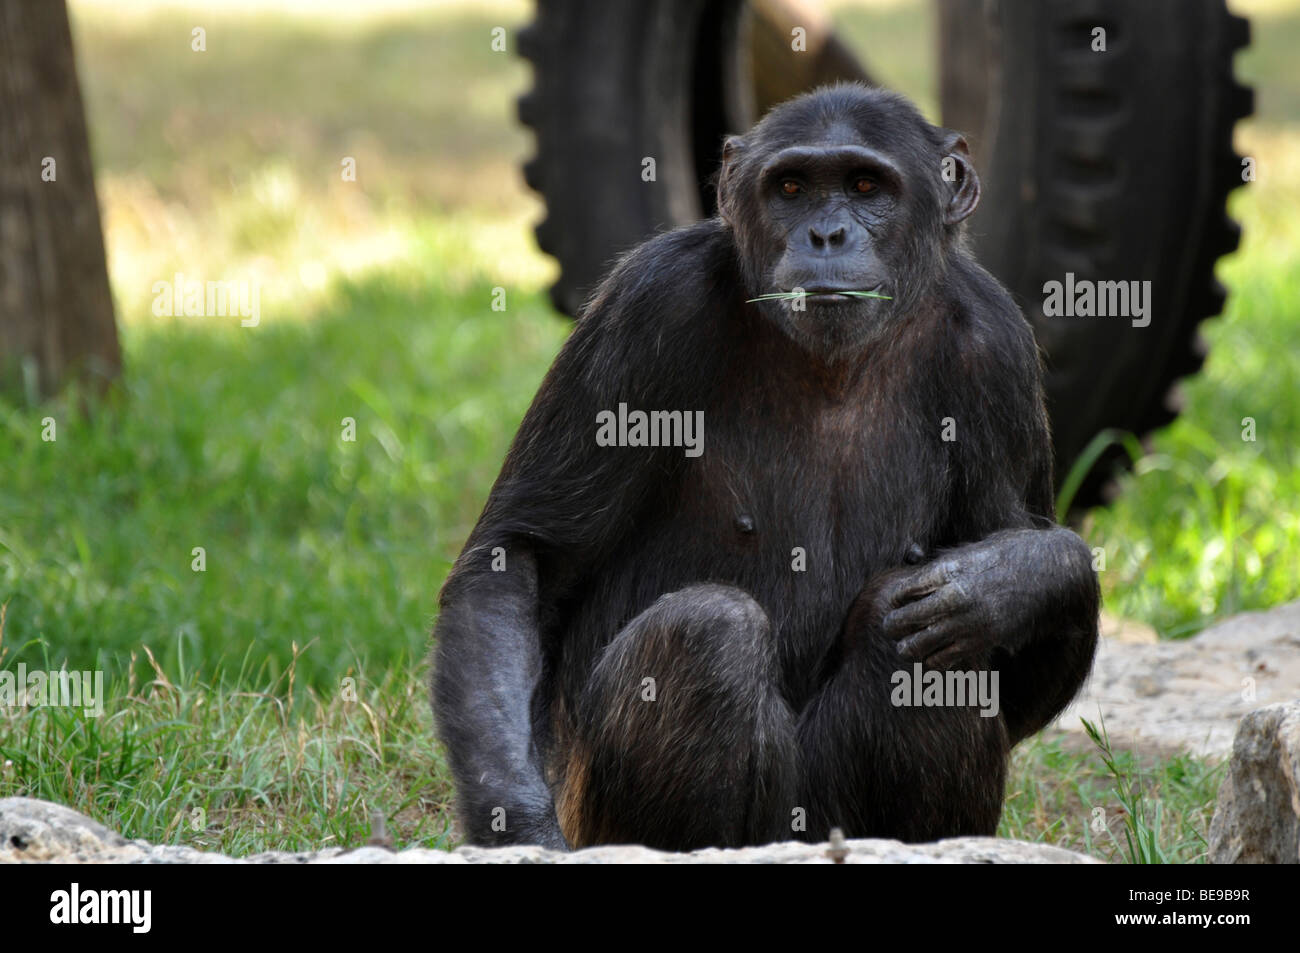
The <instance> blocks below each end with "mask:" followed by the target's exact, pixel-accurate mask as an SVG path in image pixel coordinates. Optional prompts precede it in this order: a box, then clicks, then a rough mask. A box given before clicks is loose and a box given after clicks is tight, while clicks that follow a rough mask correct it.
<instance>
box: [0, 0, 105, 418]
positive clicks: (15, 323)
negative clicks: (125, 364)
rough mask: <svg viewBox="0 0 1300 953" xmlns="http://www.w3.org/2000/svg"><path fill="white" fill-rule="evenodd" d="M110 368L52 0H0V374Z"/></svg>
mask: <svg viewBox="0 0 1300 953" xmlns="http://www.w3.org/2000/svg"><path fill="white" fill-rule="evenodd" d="M120 369H121V353H120V352H119V350H118V344H117V329H116V327H115V325H114V323H113V299H112V295H111V294H110V292H109V288H108V271H107V267H106V265H105V262H104V238H103V235H102V234H101V232H100V225H99V206H98V204H97V203H96V201H95V179H94V173H93V170H92V168H91V164H90V144H89V140H88V138H87V136H86V120H85V115H84V113H83V111H82V105H81V91H80V89H79V88H78V86H77V69H76V62H75V60H74V58H73V52H72V32H71V30H70V29H69V26H68V11H67V8H66V6H65V5H64V0H41V2H39V3H33V2H31V0H0V386H4V387H6V388H13V387H14V386H15V385H19V384H21V385H22V386H23V388H24V389H25V390H26V391H27V393H28V394H29V395H38V394H39V395H49V394H51V393H53V392H54V391H55V390H56V389H57V388H58V387H60V386H61V385H62V384H63V383H65V382H66V381H68V380H69V379H71V378H78V379H80V380H82V381H86V382H88V383H90V384H91V385H93V386H94V387H95V388H96V389H102V388H103V387H104V385H106V384H107V383H108V382H109V381H110V380H111V379H112V378H114V377H115V376H117V373H118V371H119V370H120Z"/></svg>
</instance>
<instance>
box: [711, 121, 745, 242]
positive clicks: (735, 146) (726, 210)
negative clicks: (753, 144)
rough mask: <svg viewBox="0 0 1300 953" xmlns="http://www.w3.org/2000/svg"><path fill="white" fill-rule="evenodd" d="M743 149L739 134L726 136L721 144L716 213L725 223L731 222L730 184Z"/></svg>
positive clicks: (733, 180) (732, 182)
mask: <svg viewBox="0 0 1300 953" xmlns="http://www.w3.org/2000/svg"><path fill="white" fill-rule="evenodd" d="M744 149H745V140H744V139H742V138H741V137H740V136H728V137H727V139H726V141H725V142H724V143H723V144H722V168H721V169H720V170H719V171H718V214H719V215H721V216H722V220H723V221H724V222H726V223H727V224H729V225H730V224H731V215H730V213H731V208H732V199H733V196H732V192H731V189H732V185H733V184H734V182H735V172H736V163H737V162H738V161H739V160H740V156H741V154H742V153H743V152H744Z"/></svg>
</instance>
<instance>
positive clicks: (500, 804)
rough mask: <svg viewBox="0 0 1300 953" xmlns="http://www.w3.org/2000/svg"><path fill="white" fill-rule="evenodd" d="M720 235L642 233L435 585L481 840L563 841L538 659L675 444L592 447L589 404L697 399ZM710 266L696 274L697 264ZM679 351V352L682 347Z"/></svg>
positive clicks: (454, 750)
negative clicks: (541, 729)
mask: <svg viewBox="0 0 1300 953" xmlns="http://www.w3.org/2000/svg"><path fill="white" fill-rule="evenodd" d="M728 247H729V246H728V245H727V244H726V240H725V238H724V236H723V235H722V234H721V231H720V226H718V225H717V223H716V222H714V223H708V222H705V223H701V224H700V225H698V226H696V227H694V228H691V229H685V230H679V231H677V232H673V233H669V234H666V235H663V236H660V237H659V238H657V239H655V240H653V241H651V242H648V243H646V244H645V245H642V246H640V247H639V248H638V249H636V250H635V251H634V252H632V254H631V255H630V256H629V257H628V258H627V259H625V260H624V261H623V262H622V263H621V264H620V265H619V266H618V267H617V268H616V269H615V270H614V272H613V273H612V274H611V275H610V277H609V278H608V279H607V280H606V282H605V283H604V284H603V285H602V287H601V289H600V291H599V292H598V293H597V295H596V297H595V298H594V299H593V301H592V303H591V304H590V305H589V307H588V309H587V311H586V313H585V314H584V316H583V317H582V319H581V320H580V321H579V323H578V326H577V328H576V329H575V331H574V333H573V335H572V336H571V337H570V339H569V340H568V342H566V344H565V346H564V348H563V349H562V350H561V352H560V354H559V356H558V357H557V358H556V361H555V364H554V365H553V366H552V368H551V370H550V372H549V373H548V374H547V376H546V379H545V380H544V381H543V383H542V386H541V389H540V390H539V391H538V394H537V397H536V399H535V400H534V402H533V405H532V407H531V408H530V409H529V411H528V413H527V415H526V416H525V418H524V420H523V423H522V424H521V425H520V428H519V432H518V434H517V435H516V437H515V440H514V443H513V444H512V446H511V449H510V452H509V454H508V455H507V458H506V462H505V466H504V467H503V469H502V472H501V475H500V476H499V477H498V479H497V482H496V484H495V486H494V487H493V489H492V493H491V495H490V496H489V499H488V502H487V505H486V507H485V508H484V511H483V515H482V517H481V518H480V519H479V522H478V524H477V525H476V526H475V528H474V531H473V533H472V534H471V535H470V538H469V540H468V542H467V543H466V546H465V549H464V551H463V552H462V553H461V555H460V558H459V559H457V561H456V565H455V566H454V567H453V569H452V572H451V575H450V576H449V577H448V580H447V583H446V585H445V587H444V588H443V592H442V598H441V605H442V610H441V614H440V616H439V620H438V624H437V627H436V629H435V631H434V637H435V639H436V641H437V648H436V657H435V670H434V677H433V695H434V710H435V715H436V718H437V722H438V728H439V733H440V735H441V737H442V740H443V742H444V744H445V745H446V747H447V751H448V755H449V758H450V762H451V768H452V773H453V776H454V778H455V781H456V786H457V791H458V799H459V815H460V819H461V823H462V825H463V827H464V829H465V832H466V834H467V836H468V838H469V840H470V841H472V842H474V843H478V844H494V843H495V844H500V843H542V844H546V845H549V846H553V847H563V846H564V839H563V836H562V835H561V833H560V828H559V826H558V823H557V820H556V815H555V809H554V806H553V802H552V795H551V791H550V790H549V788H548V786H547V783H546V780H545V778H544V774H543V766H542V763H541V753H540V752H539V751H538V750H537V745H536V742H535V737H536V729H537V727H538V726H537V725H536V724H535V723H534V719H535V718H542V717H545V712H544V711H539V710H535V709H536V708H537V706H538V702H539V701H540V703H541V704H540V708H542V709H544V708H545V705H546V704H547V703H549V700H550V699H549V698H548V697H547V693H546V692H545V691H540V692H539V689H544V688H545V683H546V680H547V679H548V678H552V679H553V678H554V675H555V673H554V672H553V671H548V666H550V667H554V666H555V665H556V664H559V663H561V662H562V661H563V659H562V656H563V641H564V639H565V637H566V631H565V623H566V621H567V620H566V619H565V618H564V617H563V612H562V609H561V608H557V606H558V605H559V604H561V603H562V602H563V600H564V596H565V595H566V594H567V593H569V592H572V591H574V590H576V589H577V588H578V587H582V586H586V585H591V584H592V583H593V580H594V577H595V576H596V575H597V574H598V573H599V571H600V567H601V564H602V561H603V560H605V559H607V558H608V557H609V555H610V554H611V553H612V551H613V550H614V549H615V547H616V546H617V545H618V544H619V543H620V541H622V540H623V539H625V538H626V534H628V533H629V532H632V531H633V530H634V528H635V526H636V519H637V514H638V512H639V511H640V510H641V508H642V507H643V505H644V503H645V500H646V498H647V494H648V493H649V492H650V491H651V490H652V489H653V488H654V487H655V486H656V485H657V484H659V483H662V481H664V480H665V479H666V478H668V476H669V474H670V471H671V468H672V467H674V466H677V465H679V464H680V461H681V459H682V456H683V451H682V449H680V448H662V447H660V448H647V447H641V448H638V447H602V446H598V445H597V443H596V431H597V414H598V413H599V412H601V411H616V410H617V408H618V404H619V403H620V402H625V403H627V404H628V405H629V407H630V408H632V409H640V410H646V411H649V410H661V409H667V410H691V409H695V408H693V407H691V406H687V405H685V404H684V403H683V402H691V401H693V402H695V404H696V406H697V407H698V404H699V401H700V400H701V399H702V396H703V391H704V388H705V386H707V385H706V384H705V383H703V382H708V381H710V380H711V379H712V376H713V370H712V368H711V367H709V366H707V362H708V361H709V360H710V359H712V357H713V356H714V355H715V354H716V352H717V351H718V350H719V349H718V348H710V347H708V346H707V345H701V346H697V344H696V342H694V341H693V340H692V335H695V334H704V335H705V336H706V339H707V336H708V334H709V333H710V332H709V328H708V321H709V319H710V317H711V315H715V314H719V313H721V312H722V311H724V310H725V309H724V308H723V307H721V306H720V305H719V303H718V301H717V300H715V299H716V297H717V296H718V295H722V294H726V293H727V291H728V289H726V288H725V287H723V285H725V280H723V281H722V282H721V283H719V282H718V281H717V280H716V276H718V275H720V274H721V275H726V274H727V273H728V270H729V265H728V262H727V249H728ZM701 275H709V276H715V280H714V283H713V284H710V285H708V286H702V285H703V282H702V280H701V279H700V277H699V276H701ZM683 357H685V359H683Z"/></svg>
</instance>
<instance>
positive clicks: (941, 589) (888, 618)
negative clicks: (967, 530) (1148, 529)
mask: <svg viewBox="0 0 1300 953" xmlns="http://www.w3.org/2000/svg"><path fill="white" fill-rule="evenodd" d="M1081 559H1082V560H1083V566H1082V570H1083V571H1087V572H1091V564H1090V562H1089V561H1088V550H1087V547H1086V546H1084V544H1083V543H1082V541H1081V540H1080V539H1079V538H1078V537H1077V536H1075V535H1074V533H1072V532H1070V531H1069V530H1066V529H1063V528H1060V527H1056V528H1052V529H1041V530H1038V529H1026V530H1007V531H1004V532H1000V533H995V534H993V535H992V536H989V537H987V538H986V539H983V540H981V541H980V542H978V543H971V544H969V545H966V546H960V547H957V548H955V549H950V550H945V551H943V552H941V553H940V554H939V555H938V556H937V557H935V558H934V559H933V560H932V561H931V562H928V563H926V564H924V565H921V566H917V567H916V568H915V569H907V570H898V571H895V572H893V573H891V575H890V578H889V579H888V580H887V581H886V582H885V583H884V585H883V587H882V589H881V590H880V592H879V593H878V594H877V598H876V600H875V605H876V608H877V611H879V612H880V614H881V615H880V619H881V628H882V630H883V632H884V634H885V635H886V636H887V637H888V638H891V639H894V640H896V641H897V643H898V652H899V654H900V655H901V656H902V657H903V658H904V659H906V660H907V661H909V662H924V663H925V664H926V665H928V666H931V667H934V668H939V669H948V668H954V667H974V668H978V667H980V666H981V665H984V664H987V662H988V658H989V655H990V653H991V652H992V650H993V649H996V648H1005V649H1008V650H1010V651H1011V652H1015V651H1016V650H1017V649H1019V648H1020V647H1021V646H1022V645H1024V644H1025V642H1026V641H1028V639H1029V638H1030V637H1031V636H1032V635H1033V630H1034V628H1035V624H1036V622H1039V621H1040V620H1042V619H1043V618H1044V617H1045V614H1046V613H1047V612H1049V611H1050V609H1051V605H1052V601H1053V599H1055V598H1057V597H1058V596H1059V595H1060V594H1061V593H1062V592H1063V590H1065V589H1066V587H1068V586H1069V585H1071V584H1072V581H1073V580H1074V579H1075V578H1076V576H1077V574H1078V573H1079V572H1080V571H1081V566H1080V560H1081Z"/></svg>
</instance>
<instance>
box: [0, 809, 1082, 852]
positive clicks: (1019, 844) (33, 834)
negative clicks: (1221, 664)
mask: <svg viewBox="0 0 1300 953" xmlns="http://www.w3.org/2000/svg"><path fill="white" fill-rule="evenodd" d="M827 847H828V845H826V844H803V843H784V844H768V845H766V846H763V847H746V848H743V849H740V850H699V851H695V852H694V853H690V854H673V853H665V852H663V851H657V850H650V849H649V848H646V847H626V846H619V847H592V848H589V849H587V850H579V851H574V852H572V853H562V852H559V851H551V850H546V849H544V848H541V847H494V848H484V847H461V848H459V849H457V850H454V851H451V852H450V853H448V852H446V851H441V850H429V849H428V848H424V847H409V848H407V849H406V850H403V851H397V852H394V851H391V850H388V849H387V848H384V847H371V846H366V847H361V848H358V849H356V850H345V849H343V848H339V847H331V848H328V849H326V850H320V851H312V852H308V853H290V852H287V851H268V852H266V853H262V854H254V855H253V856H251V857H244V858H233V857H226V856H224V855H222V854H215V853H208V852H204V851H198V850H194V849H193V848H190V847H169V846H155V845H151V844H147V843H145V842H144V841H129V840H127V839H126V838H124V837H122V836H121V835H119V834H115V833H114V832H113V831H110V830H109V829H108V828H106V827H104V826H103V825H102V824H98V823H96V822H95V821H92V820H90V819H89V818H87V817H83V816H82V815H81V814H78V813H77V812H76V811H74V810H72V809H70V808H66V807H62V806H60V805H58V804H50V803H49V802H47V801H38V800H35V799H34V798H25V797H11V798H4V799H0V863H42V862H44V863H51V862H53V863H83V864H194V863H201V864H241V863H243V864H625V863H635V864H829V863H832V860H831V858H830V856H828V855H827ZM843 849H844V851H845V853H844V854H843V856H844V863H847V864H1095V863H1100V861H1098V860H1096V859H1094V858H1092V857H1087V856H1085V855H1083V854H1076V853H1074V852H1073V851H1069V850H1064V849H1062V848H1059V847H1050V846H1048V845H1046V844H1029V843H1025V842H1023V841H1014V840H1000V839H998V838H996V837H955V838H952V839H951V840H942V841H938V842H937V843H933V844H904V843H902V842H900V841H893V840H850V841H845V842H844V844H843Z"/></svg>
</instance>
